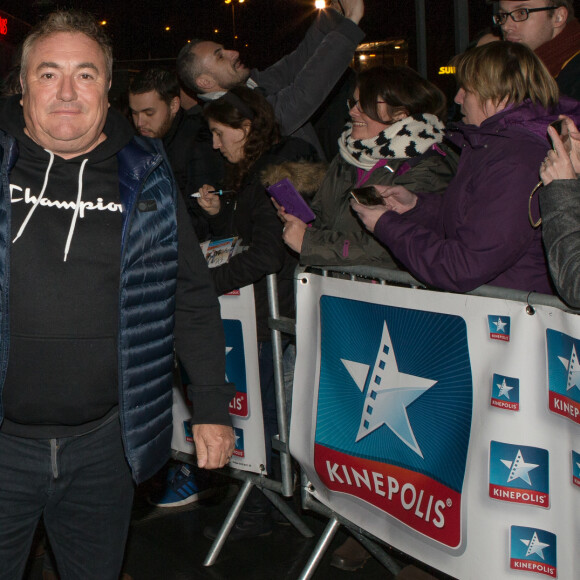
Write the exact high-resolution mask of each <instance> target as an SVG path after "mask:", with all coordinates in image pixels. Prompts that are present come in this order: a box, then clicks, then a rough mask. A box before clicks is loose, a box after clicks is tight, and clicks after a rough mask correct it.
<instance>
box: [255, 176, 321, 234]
mask: <svg viewBox="0 0 580 580" xmlns="http://www.w3.org/2000/svg"><path fill="white" fill-rule="evenodd" d="M266 189H267V191H268V193H269V194H270V195H271V196H272V197H273V198H274V199H275V200H276V203H277V204H278V205H281V206H283V207H284V209H285V210H286V212H287V213H290V214H292V215H294V216H296V217H297V218H300V219H301V220H302V221H303V222H304V223H305V224H309V223H310V222H313V221H314V220H315V219H316V215H315V214H314V212H313V211H312V210H311V209H310V207H309V205H308V204H307V203H306V202H305V201H304V198H303V197H302V196H301V195H300V192H299V191H298V190H297V189H296V188H295V187H294V185H292V182H291V181H290V180H289V179H288V178H287V177H286V178H284V179H282V180H280V181H278V183H275V184H274V185H270V186H269V187H267V188H266Z"/></svg>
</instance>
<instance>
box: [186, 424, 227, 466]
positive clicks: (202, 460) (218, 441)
mask: <svg viewBox="0 0 580 580" xmlns="http://www.w3.org/2000/svg"><path fill="white" fill-rule="evenodd" d="M193 442H194V443H195V451H196V455H197V466H198V467H203V468H205V469H217V468H219V467H224V466H225V465H226V464H227V463H228V461H229V460H230V458H231V456H232V453H233V452H234V447H235V443H236V439H235V437H234V430H233V429H232V428H231V427H227V426H226V425H207V424H202V425H194V426H193Z"/></svg>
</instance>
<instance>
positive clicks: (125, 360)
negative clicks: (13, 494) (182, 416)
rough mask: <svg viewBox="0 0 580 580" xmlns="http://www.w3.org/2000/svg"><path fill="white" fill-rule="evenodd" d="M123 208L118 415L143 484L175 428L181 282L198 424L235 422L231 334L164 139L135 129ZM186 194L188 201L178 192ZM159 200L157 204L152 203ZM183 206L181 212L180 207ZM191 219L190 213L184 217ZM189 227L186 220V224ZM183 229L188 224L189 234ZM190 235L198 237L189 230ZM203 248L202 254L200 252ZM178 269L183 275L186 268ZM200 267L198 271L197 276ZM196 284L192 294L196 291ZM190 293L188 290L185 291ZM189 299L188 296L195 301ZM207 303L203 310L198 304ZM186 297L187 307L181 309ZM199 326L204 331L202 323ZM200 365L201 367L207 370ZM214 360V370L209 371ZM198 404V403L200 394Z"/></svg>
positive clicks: (0, 209) (4, 180) (2, 137)
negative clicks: (227, 379)
mask: <svg viewBox="0 0 580 580" xmlns="http://www.w3.org/2000/svg"><path fill="white" fill-rule="evenodd" d="M0 155H1V158H2V162H1V197H0V200H1V201H0V286H1V287H0V296H1V303H0V423H1V421H2V419H3V408H2V404H1V389H2V387H3V384H4V380H5V376H6V369H7V366H8V353H9V341H10V329H9V317H8V312H9V281H10V267H9V265H10V207H11V202H10V190H9V172H10V169H11V168H12V167H13V165H14V164H15V162H16V160H17V157H18V147H17V145H16V142H15V140H14V139H13V138H12V137H10V136H8V135H6V134H5V133H4V132H2V131H0ZM117 159H118V168H119V189H120V193H121V203H122V206H123V227H122V242H121V243H122V248H121V276H120V289H119V333H118V347H119V349H118V364H119V415H120V421H121V427H122V435H123V444H124V448H125V454H126V457H127V461H128V463H129V465H130V467H131V470H132V473H133V477H134V479H135V481H136V482H137V483H139V482H141V481H144V480H145V479H147V478H149V477H151V476H152V475H153V474H154V473H155V472H156V471H157V470H158V469H159V468H160V467H161V466H162V465H163V464H164V463H165V462H166V461H167V459H168V456H169V451H170V443H171V435H172V416H171V405H172V392H171V386H172V376H173V366H174V365H173V360H174V357H173V351H174V325H175V314H176V293H177V296H180V290H179V289H178V284H177V280H178V277H179V278H180V280H181V279H183V280H185V281H184V282H183V283H181V282H180V285H181V286H185V290H183V291H182V292H181V295H183V296H184V298H183V299H180V298H178V299H177V302H178V304H177V313H178V314H177V316H178V317H179V319H180V320H181V323H179V322H178V326H179V327H180V328H181V330H180V331H178V332H176V337H177V342H178V345H177V346H178V350H179V345H180V344H181V347H182V350H183V351H185V352H187V353H191V352H192V351H195V352H197V353H198V358H202V360H203V361H204V364H205V366H204V364H201V365H200V363H199V361H196V360H195V358H194V357H192V356H189V355H185V356H184V357H183V359H184V363H185V366H186V369H187V368H188V367H189V372H190V373H191V376H193V380H192V382H193V383H194V388H195V386H196V382H197V383H198V386H199V394H200V398H199V402H198V405H197V421H196V422H198V423H205V422H215V423H225V424H227V423H228V421H229V419H228V414H227V402H228V400H229V398H231V394H232V393H231V390H232V389H231V387H230V386H229V385H224V382H223V378H224V376H225V369H224V362H223V359H224V356H223V353H224V342H223V332H222V329H221V323H220V320H219V305H218V302H217V298H216V297H215V292H213V289H212V288H211V283H210V281H209V276H208V275H207V268H206V267H205V264H204V263H203V258H201V262H202V263H201V264H200V259H199V257H198V256H197V254H195V252H196V251H197V252H199V247H198V246H197V247H196V248H193V247H192V248H191V252H192V253H193V258H192V257H191V256H189V255H188V256H187V257H184V259H183V261H184V262H186V263H184V264H181V261H182V260H181V258H180V262H179V263H178V253H177V235H178V229H179V228H178V227H176V226H177V225H178V219H177V210H176V208H177V206H178V204H179V205H181V203H182V202H181V198H180V196H178V195H177V189H176V187H175V185H174V180H173V176H172V175H171V171H170V169H169V166H168V164H167V163H166V162H165V161H164V155H163V151H162V148H161V146H160V142H157V141H156V140H150V139H143V138H139V137H136V138H134V139H133V140H132V141H130V142H129V144H128V145H126V146H125V147H124V148H123V149H121V150H120V151H119V153H118V154H117ZM178 197H179V199H178ZM151 208H155V211H151ZM182 209H183V208H182V207H180V209H179V212H180V213H181V211H182ZM185 219H186V220H187V217H185ZM181 230H183V228H181ZM181 230H180V232H181ZM186 234H187V235H185V236H184V239H185V240H186V241H187V242H188V243H191V244H194V245H195V244H196V240H195V236H194V234H193V233H192V232H191V233H190V232H186ZM199 255H200V256H201V253H200V252H199ZM178 269H179V276H178ZM198 275H199V276H198ZM192 290H193V292H192ZM187 296H190V297H189V298H186V297H187ZM188 300H189V302H188ZM198 302H200V303H201V306H202V307H201V308H199V309H198V310H197V311H196V304H197V303H198ZM180 304H181V307H180ZM196 329H197V330H198V332H197V333H196V332H195V330H196ZM200 366H201V368H200ZM208 368H211V370H209V371H208V370H207V369H208ZM194 403H195V401H194Z"/></svg>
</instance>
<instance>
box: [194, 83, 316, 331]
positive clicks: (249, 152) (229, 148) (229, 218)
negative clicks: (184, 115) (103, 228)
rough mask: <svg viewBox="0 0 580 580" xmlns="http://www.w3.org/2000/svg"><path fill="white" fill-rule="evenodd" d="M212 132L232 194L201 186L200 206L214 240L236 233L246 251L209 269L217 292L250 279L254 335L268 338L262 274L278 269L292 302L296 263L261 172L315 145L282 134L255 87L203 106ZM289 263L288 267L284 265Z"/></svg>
mask: <svg viewBox="0 0 580 580" xmlns="http://www.w3.org/2000/svg"><path fill="white" fill-rule="evenodd" d="M204 116H205V117H206V119H207V120H208V124H209V128H210V130H211V132H212V135H213V146H214V148H215V149H219V151H220V152H221V154H222V155H223V156H224V157H225V159H226V160H227V161H228V165H227V169H226V171H227V174H226V179H225V183H224V188H225V189H228V190H234V191H235V192H236V193H234V194H231V195H227V196H219V195H215V194H213V193H210V192H211V191H214V190H215V188H214V187H213V185H207V184H206V185H204V186H202V187H201V188H200V191H199V195H200V197H199V198H198V200H197V201H198V204H199V207H200V208H201V209H202V210H203V214H204V217H205V220H206V221H207V225H208V227H209V232H210V237H211V238H213V239H218V238H225V237H229V236H234V235H235V236H238V237H240V238H241V239H242V243H243V245H244V246H246V247H247V250H246V251H244V252H242V253H240V254H237V255H235V256H233V257H232V258H231V259H230V261H229V262H228V263H227V264H223V265H221V266H218V267H217V268H212V269H211V274H212V278H213V281H214V284H215V287H216V290H217V292H218V294H224V293H226V292H229V291H231V290H234V289H236V288H240V287H242V286H246V285H248V284H254V293H255V295H256V311H257V317H258V339H259V340H260V341H262V340H264V341H268V340H270V332H269V330H268V325H267V320H268V303H267V293H266V283H265V279H266V275H267V274H272V273H278V274H279V280H278V286H279V289H280V294H281V296H280V307H281V309H282V310H283V311H289V310H291V309H292V305H293V300H294V297H293V290H292V281H291V278H292V274H291V273H289V272H293V267H294V264H292V258H291V255H290V254H289V252H288V251H287V250H286V249H285V247H284V244H283V243H282V241H281V240H280V237H281V233H282V226H281V224H280V223H279V220H278V219H277V218H276V212H275V210H274V209H273V207H272V204H271V203H270V200H269V198H268V196H267V194H266V191H265V189H264V186H263V185H262V183H261V181H260V173H261V172H262V171H263V170H264V169H265V168H267V167H268V166H272V165H276V164H280V163H283V162H285V161H298V160H300V159H309V160H314V159H315V157H316V153H315V152H314V150H313V148H312V147H311V146H310V145H308V144H307V143H306V142H305V141H302V140H301V139H296V138H293V137H290V138H284V139H281V137H280V130H279V128H278V124H277V123H276V120H275V118H274V111H273V109H272V107H271V105H270V104H269V103H268V102H267V101H266V99H265V98H264V97H263V96H262V95H261V94H260V93H259V92H257V91H253V90H251V89H249V88H247V87H235V88H233V89H231V90H230V91H228V92H227V93H226V94H225V95H224V96H223V97H221V98H219V99H217V100H216V101H212V102H211V103H210V104H209V105H207V107H206V108H205V110H204ZM288 266H290V270H288V268H287V267H288Z"/></svg>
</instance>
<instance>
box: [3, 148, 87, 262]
mask: <svg viewBox="0 0 580 580" xmlns="http://www.w3.org/2000/svg"><path fill="white" fill-rule="evenodd" d="M45 151H46V152H47V153H48V154H49V155H50V160H49V162H48V166H47V168H46V173H45V174H44V183H43V184H42V190H41V192H40V194H39V195H38V198H37V199H36V201H35V202H34V205H33V206H32V207H31V208H30V211H29V212H28V214H27V216H26V218H25V219H24V221H23V222H22V225H21V226H20V229H19V230H18V233H17V234H16V237H15V238H14V239H13V240H12V243H14V242H15V241H16V240H17V239H18V238H19V237H20V236H22V234H23V233H24V230H25V229H26V226H27V225H28V222H29V221H30V218H31V217H32V214H33V213H34V210H35V209H36V208H37V207H38V206H39V205H40V202H41V200H42V198H43V196H44V192H45V191H46V186H47V184H48V175H49V173H50V170H51V168H52V165H53V163H54V153H52V151H49V150H48V149H45ZM87 162H88V159H84V160H83V162H82V163H81V168H80V170H79V181H78V189H77V200H76V203H75V211H74V214H73V217H72V220H71V224H70V228H69V231H68V236H67V239H66V245H65V247H64V260H63V261H64V262H66V259H67V257H68V252H69V250H70V246H71V242H72V238H73V235H74V232H75V226H76V223H77V218H78V215H79V212H80V209H81V201H82V196H83V173H84V170H85V165H86V164H87Z"/></svg>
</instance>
